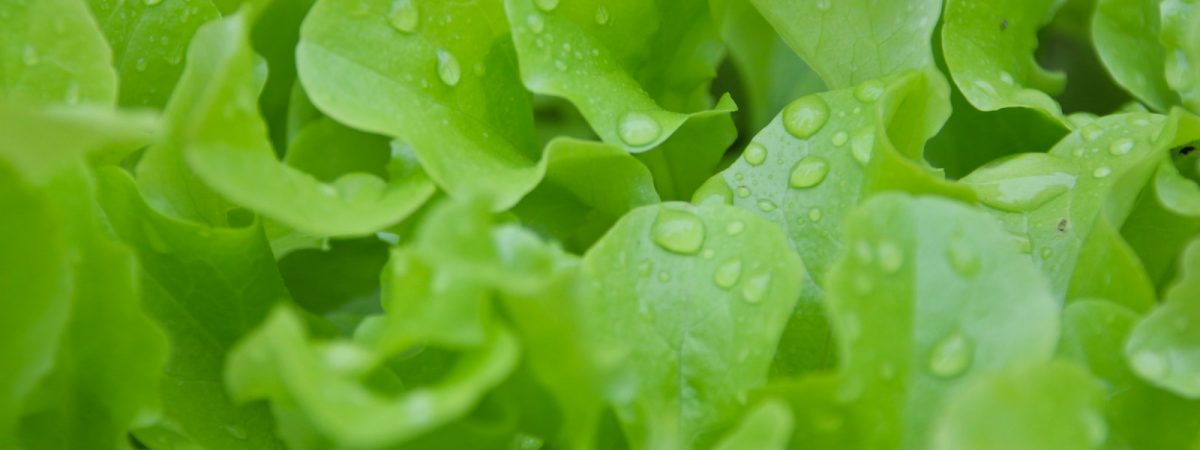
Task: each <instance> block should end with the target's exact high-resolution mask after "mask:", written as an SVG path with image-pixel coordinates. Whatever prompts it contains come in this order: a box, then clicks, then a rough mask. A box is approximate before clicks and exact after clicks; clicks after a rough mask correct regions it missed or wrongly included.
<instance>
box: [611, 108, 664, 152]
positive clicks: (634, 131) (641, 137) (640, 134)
mask: <svg viewBox="0 0 1200 450" xmlns="http://www.w3.org/2000/svg"><path fill="white" fill-rule="evenodd" d="M618 132H619V134H620V135H621V140H622V141H625V143H626V144H629V145H632V146H635V147H640V146H643V145H648V144H650V143H652V142H654V141H655V140H656V139H658V136H659V135H660V134H662V127H660V126H659V125H658V122H657V121H655V120H654V119H653V118H651V117H650V116H648V115H646V114H643V113H640V112H637V111H632V112H629V113H627V114H625V117H623V118H621V124H620V125H619V128H618Z"/></svg>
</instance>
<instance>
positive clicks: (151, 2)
mask: <svg viewBox="0 0 1200 450" xmlns="http://www.w3.org/2000/svg"><path fill="white" fill-rule="evenodd" d="M145 3H146V6H155V5H158V4H159V3H162V0H145Z"/></svg>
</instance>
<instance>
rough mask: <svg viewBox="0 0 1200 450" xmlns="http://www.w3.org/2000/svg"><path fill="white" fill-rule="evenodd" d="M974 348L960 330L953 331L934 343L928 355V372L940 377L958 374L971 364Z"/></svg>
mask: <svg viewBox="0 0 1200 450" xmlns="http://www.w3.org/2000/svg"><path fill="white" fill-rule="evenodd" d="M974 356H975V349H974V348H973V346H972V345H971V341H970V340H968V339H967V337H966V336H963V335H962V333H960V332H957V331H956V332H954V333H951V334H950V335H948V336H946V337H944V338H942V340H941V341H938V343H937V344H934V347H933V352H932V353H931V354H930V356H929V372H931V373H933V374H934V375H936V376H939V377H942V378H950V377H954V376H958V375H959V374H961V373H963V371H965V370H967V367H970V366H971V360H972V359H973V358H974Z"/></svg>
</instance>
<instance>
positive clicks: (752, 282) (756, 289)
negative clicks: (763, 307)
mask: <svg viewBox="0 0 1200 450" xmlns="http://www.w3.org/2000/svg"><path fill="white" fill-rule="evenodd" d="M770 287H771V272H764V273H760V274H758V275H755V276H752V277H750V278H749V279H747V280H746V282H745V283H744V284H743V285H742V297H744V298H745V299H746V301H747V302H750V303H758V302H761V301H762V299H763V297H764V296H766V295H767V290H768V289H770Z"/></svg>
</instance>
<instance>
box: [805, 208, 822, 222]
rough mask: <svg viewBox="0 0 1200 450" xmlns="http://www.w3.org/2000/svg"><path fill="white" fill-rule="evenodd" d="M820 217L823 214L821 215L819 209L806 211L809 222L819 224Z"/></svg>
mask: <svg viewBox="0 0 1200 450" xmlns="http://www.w3.org/2000/svg"><path fill="white" fill-rule="evenodd" d="M821 216H823V214H822V213H821V209H820V208H813V209H810V210H808V220H811V221H813V222H820V221H821Z"/></svg>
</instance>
